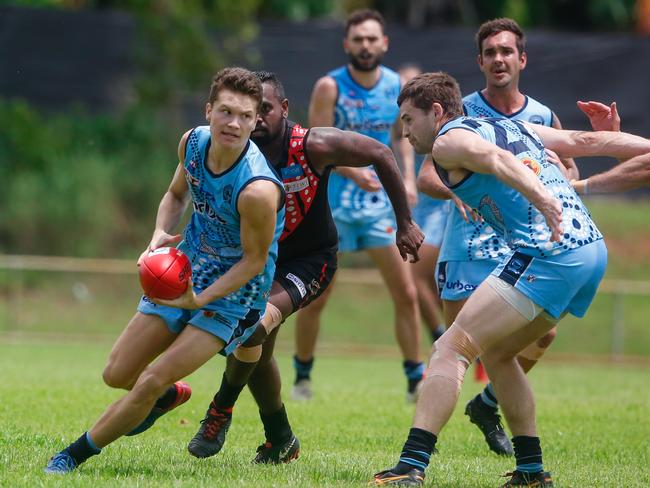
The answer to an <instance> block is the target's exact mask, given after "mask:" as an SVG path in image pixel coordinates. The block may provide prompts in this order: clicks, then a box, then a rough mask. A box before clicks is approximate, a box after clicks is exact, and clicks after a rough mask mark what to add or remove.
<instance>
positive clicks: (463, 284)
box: [436, 259, 499, 302]
mask: <svg viewBox="0 0 650 488" xmlns="http://www.w3.org/2000/svg"><path fill="white" fill-rule="evenodd" d="M498 264H499V260H498V259H479V260H476V261H439V262H438V264H437V266H436V277H437V281H438V293H439V295H440V299H441V300H448V301H450V302H455V301H458V300H466V299H468V298H469V297H470V295H471V294H472V293H474V290H476V289H477V288H478V287H479V285H480V284H481V283H483V281H485V279H486V278H487V277H488V276H490V273H492V271H494V268H495V267H496V266H497V265H498Z"/></svg>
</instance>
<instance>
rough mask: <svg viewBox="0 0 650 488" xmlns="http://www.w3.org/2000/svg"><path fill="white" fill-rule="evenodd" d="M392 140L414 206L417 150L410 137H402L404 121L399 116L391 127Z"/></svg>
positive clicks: (416, 196)
mask: <svg viewBox="0 0 650 488" xmlns="http://www.w3.org/2000/svg"><path fill="white" fill-rule="evenodd" d="M390 140H391V143H390V145H391V147H394V148H395V159H396V160H397V164H398V166H399V167H400V169H401V170H402V178H403V179H404V187H405V188H406V196H407V198H408V201H409V205H411V207H414V206H415V205H416V204H417V203H418V190H417V183H416V179H417V178H416V177H417V175H416V174H415V151H413V146H411V144H410V143H409V141H408V139H406V138H405V137H402V122H401V121H400V119H399V118H398V119H397V120H396V121H395V123H394V124H393V126H392V127H391V132H390Z"/></svg>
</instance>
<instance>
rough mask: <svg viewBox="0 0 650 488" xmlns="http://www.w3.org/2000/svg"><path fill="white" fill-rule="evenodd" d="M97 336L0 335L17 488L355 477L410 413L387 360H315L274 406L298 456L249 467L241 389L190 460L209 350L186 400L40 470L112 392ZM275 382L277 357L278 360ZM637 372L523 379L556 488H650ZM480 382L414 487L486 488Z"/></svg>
mask: <svg viewBox="0 0 650 488" xmlns="http://www.w3.org/2000/svg"><path fill="white" fill-rule="evenodd" d="M109 348H110V343H108V342H101V343H85V342H77V343H70V344H65V343H63V342H47V343H34V342H30V343H24V342H8V341H3V342H0V370H2V371H3V376H4V381H3V382H2V383H1V385H0V398H2V402H0V418H2V430H1V433H0V485H1V486H7V487H17V486H25V487H32V486H66V487H68V486H79V487H88V486H93V487H103V486H138V487H145V486H151V487H153V486H188V487H194V486H206V487H207V486H210V487H230V486H246V487H253V486H256V487H257V486H258V487H285V486H295V487H308V486H364V485H365V483H366V481H367V480H368V479H369V478H370V476H371V475H372V474H373V473H374V472H375V471H377V470H380V469H383V468H385V467H388V466H390V465H392V464H393V463H394V462H395V460H396V456H397V455H398V453H399V450H400V448H401V446H402V443H403V441H404V440H405V436H406V434H407V432H408V428H409V426H410V422H411V416H412V412H413V407H412V406H411V405H407V404H406V403H405V402H404V384H403V382H404V380H403V377H402V374H401V372H400V367H399V366H400V365H399V360H398V359H396V358H395V359H387V358H381V357H369V358H361V357H345V358H342V357H336V356H333V355H327V356H323V357H320V358H319V360H318V362H317V365H316V367H315V371H314V378H315V387H316V389H317V391H316V397H315V399H314V400H313V401H312V402H309V403H294V402H291V401H287V410H288V412H289V416H290V419H291V421H292V425H293V428H294V431H295V432H296V434H297V435H298V436H299V438H300V440H301V443H302V454H301V457H300V459H299V460H298V461H297V462H295V463H292V464H291V465H285V466H268V467H266V466H262V467H261V466H254V465H251V463H250V460H251V459H252V458H253V456H254V453H255V448H256V447H257V445H258V444H259V443H260V442H261V441H262V440H263V437H262V430H261V424H260V422H259V419H258V418H257V412H256V409H255V407H254V404H253V402H252V400H251V397H250V395H249V394H248V392H244V393H243V394H242V398H241V401H240V403H239V405H238V406H237V408H236V410H235V417H234V422H233V425H232V428H231V430H230V432H229V434H228V440H227V443H226V445H225V448H224V450H223V451H222V452H221V453H220V454H219V455H218V456H216V457H214V458H210V459H207V460H197V459H194V458H192V457H191V456H190V455H189V454H188V453H187V451H186V445H187V442H188V440H189V439H190V438H191V437H192V436H193V435H194V433H195V431H196V428H197V427H198V420H199V419H201V418H202V416H203V413H204V410H205V408H206V406H207V403H208V401H209V399H210V398H211V396H212V393H213V389H214V388H215V386H216V385H217V384H218V381H219V378H220V376H221V371H222V369H223V366H224V361H223V358H216V359H214V360H212V361H211V362H210V363H208V365H206V366H204V367H203V368H202V369H201V370H199V371H198V372H197V373H195V374H194V375H192V376H191V377H190V378H189V381H190V383H191V384H192V386H193V389H194V395H193V397H192V399H191V400H190V401H189V402H188V403H187V404H185V405H184V406H183V407H181V408H180V409H179V410H178V411H174V412H172V413H171V414H169V415H168V416H166V417H163V418H162V419H161V420H160V421H159V422H158V423H157V424H156V426H155V427H154V428H153V429H152V430H151V431H149V432H147V433H146V434H143V435H141V436H138V437H135V438H130V439H122V440H120V441H118V442H117V443H115V444H113V445H111V446H109V447H108V448H106V449H105V451H104V452H103V453H102V454H101V455H100V456H98V457H95V458H93V459H91V460H90V461H89V462H88V463H86V464H85V465H83V467H82V469H80V470H79V471H78V472H75V473H73V474H71V475H67V476H65V477H56V476H55V477H51V476H50V477H48V476H45V475H44V474H43V473H42V469H43V467H44V465H45V463H46V461H47V459H48V457H49V456H50V455H52V454H53V453H54V452H56V451H58V450H60V449H61V448H63V447H65V446H66V445H67V444H68V443H69V442H71V441H72V440H74V439H75V438H76V437H77V436H78V435H79V434H80V433H82V432H83V431H84V430H86V429H87V428H88V427H89V426H90V425H91V424H92V422H93V421H94V420H95V419H96V418H97V416H98V415H99V414H100V413H101V412H102V410H103V408H104V407H105V406H106V405H107V404H108V403H109V402H110V401H112V400H114V399H116V398H117V397H118V396H120V395H121V392H119V391H115V390H111V389H109V388H108V387H106V386H104V385H103V383H102V381H101V371H102V368H103V365H104V361H105V358H106V355H107V353H108V351H109ZM280 364H281V368H282V370H283V377H284V378H285V379H286V380H287V381H289V379H290V374H291V372H290V362H289V358H288V357H287V356H281V357H280ZM649 374H650V369H649V368H647V367H642V368H632V367H624V366H618V367H612V366H611V365H602V366H599V365H589V366H584V365H582V366H575V365H572V366H567V365H558V364H555V363H550V364H545V365H543V366H541V367H539V368H538V369H537V370H536V371H534V372H533V374H532V376H531V378H532V382H533V385H534V388H535V390H536V392H537V399H538V421H539V431H540V435H541V438H542V442H543V447H544V452H545V458H544V459H545V464H546V467H547V469H550V470H551V471H552V472H553V474H554V478H555V480H556V486H558V487H576V488H577V487H643V486H650V473H649V472H648V463H649V461H650V445H649V444H648V438H649V437H650V423H649V422H648V418H647V415H648V411H649V410H650V395H649V393H648V383H647V379H648V375H649ZM478 390H479V386H478V385H477V384H475V383H473V382H472V381H469V382H468V383H467V384H466V385H465V387H464V390H463V392H462V395H461V401H460V403H459V407H458V408H457V409H456V412H455V414H454V416H453V417H452V420H451V421H450V423H449V425H448V426H447V428H446V429H445V430H444V431H443V433H442V435H441V438H440V442H439V444H438V447H439V449H440V453H439V454H438V455H436V456H434V458H433V460H432V464H431V467H430V469H429V470H428V478H427V486H437V487H448V488H452V487H453V488H458V487H496V486H498V485H499V482H500V481H501V480H500V478H499V475H500V474H503V473H505V472H506V471H508V470H511V469H512V467H513V464H512V460H509V459H503V458H499V457H497V456H495V455H492V454H490V453H489V452H488V451H487V448H486V446H485V445H484V441H483V438H482V436H481V435H480V433H479V432H478V430H476V428H475V427H474V426H473V425H471V424H469V423H468V421H467V420H466V417H465V416H464V415H462V407H461V405H462V404H464V403H465V402H466V401H467V400H468V399H469V398H470V397H471V395H473V394H474V393H475V392H477V391H478Z"/></svg>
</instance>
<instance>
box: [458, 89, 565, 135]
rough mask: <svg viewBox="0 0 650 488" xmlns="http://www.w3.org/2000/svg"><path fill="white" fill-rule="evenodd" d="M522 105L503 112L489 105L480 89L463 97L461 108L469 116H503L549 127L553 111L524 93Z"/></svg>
mask: <svg viewBox="0 0 650 488" xmlns="http://www.w3.org/2000/svg"><path fill="white" fill-rule="evenodd" d="M524 98H525V101H524V105H523V107H521V108H520V109H519V110H517V111H516V112H515V113H512V114H509V115H507V114H504V113H503V112H499V111H498V110H497V109H496V108H494V107H493V106H492V105H490V102H488V101H487V100H486V99H485V97H484V96H483V94H482V93H481V92H480V91H475V92H474V93H471V94H469V95H467V96H466V97H464V98H463V110H464V112H465V115H469V116H470V117H494V118H499V117H504V118H506V119H515V120H522V121H524V122H530V123H531V124H540V125H545V126H547V127H550V126H551V124H552V123H553V111H552V110H551V109H550V108H548V107H547V106H546V105H544V104H541V103H539V102H538V101H537V100H535V99H534V98H530V97H529V96H526V95H524Z"/></svg>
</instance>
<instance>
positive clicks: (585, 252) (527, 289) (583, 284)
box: [492, 239, 607, 319]
mask: <svg viewBox="0 0 650 488" xmlns="http://www.w3.org/2000/svg"><path fill="white" fill-rule="evenodd" d="M606 267H607V247H606V246H605V242H604V241H603V240H602V239H600V240H597V241H594V242H592V243H590V244H587V245H585V246H582V247H579V248H577V249H571V250H569V251H566V252H563V253H561V254H557V255H555V256H549V257H546V258H536V257H532V256H529V255H527V254H524V253H522V252H518V251H513V252H511V253H510V254H509V255H507V256H506V257H505V258H504V259H503V261H502V262H501V264H499V266H497V267H496V269H495V270H494V271H493V272H492V274H493V275H495V276H496V277H498V278H500V279H502V280H503V281H505V282H506V283H509V284H511V285H512V286H514V287H515V288H516V289H517V290H519V291H521V292H522V293H523V294H524V295H526V296H527V297H528V298H530V299H531V300H532V301H533V302H535V304H537V305H539V306H540V307H542V308H543V309H544V310H546V312H547V313H548V314H549V315H551V316H552V317H554V318H556V319H558V318H560V317H561V316H562V315H563V314H565V313H570V314H572V315H575V316H576V317H582V316H584V314H585V313H586V312H587V309H588V308H589V305H590V304H591V302H592V300H593V298H594V296H595V295H596V291H597V290H598V285H599V284H600V281H601V280H602V279H603V275H604V274H605V268H606Z"/></svg>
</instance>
